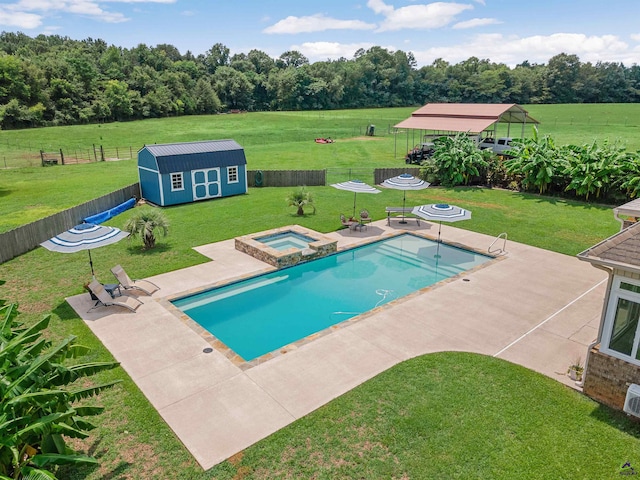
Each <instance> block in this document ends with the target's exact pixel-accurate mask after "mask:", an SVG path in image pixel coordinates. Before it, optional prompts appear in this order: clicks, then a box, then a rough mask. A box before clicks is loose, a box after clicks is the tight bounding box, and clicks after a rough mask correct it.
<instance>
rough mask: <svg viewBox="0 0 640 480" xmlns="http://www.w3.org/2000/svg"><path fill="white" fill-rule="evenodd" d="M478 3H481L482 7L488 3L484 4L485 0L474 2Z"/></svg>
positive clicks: (475, 0)
mask: <svg viewBox="0 0 640 480" xmlns="http://www.w3.org/2000/svg"><path fill="white" fill-rule="evenodd" d="M473 1H474V2H476V3H479V4H480V5H486V3H485V2H484V0H473Z"/></svg>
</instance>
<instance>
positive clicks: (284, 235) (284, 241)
mask: <svg viewBox="0 0 640 480" xmlns="http://www.w3.org/2000/svg"><path fill="white" fill-rule="evenodd" d="M254 240H255V241H256V242H260V243H263V244H265V245H267V246H268V247H271V248H275V249H276V250H279V251H281V252H283V251H285V250H287V249H289V248H297V249H302V250H304V249H305V248H309V244H310V243H313V242H315V241H316V240H315V239H314V238H311V237H309V236H307V235H303V234H301V233H298V232H294V231H291V230H287V231H285V232H280V233H270V234H269V235H265V236H264V237H256V238H254Z"/></svg>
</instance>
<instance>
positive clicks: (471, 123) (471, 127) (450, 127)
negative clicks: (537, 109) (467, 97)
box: [395, 103, 540, 133]
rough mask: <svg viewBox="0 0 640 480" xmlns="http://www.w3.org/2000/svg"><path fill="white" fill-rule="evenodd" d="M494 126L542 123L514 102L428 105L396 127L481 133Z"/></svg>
mask: <svg viewBox="0 0 640 480" xmlns="http://www.w3.org/2000/svg"><path fill="white" fill-rule="evenodd" d="M494 123H527V124H529V123H530V124H535V123H540V122H538V121H537V120H536V119H535V118H532V117H530V116H529V113H528V112H527V111H526V110H525V109H524V108H522V107H521V106H519V105H516V104H515V103H509V104H502V103H484V104H482V103H428V104H426V105H425V106H423V107H421V108H419V109H418V110H416V111H415V112H413V113H412V114H411V117H409V118H408V119H406V120H403V121H402V122H400V123H398V124H397V125H395V127H396V128H410V129H416V130H418V129H419V130H441V131H450V132H471V133H480V132H482V131H483V130H485V129H487V128H488V127H489V126H491V125H493V124H494Z"/></svg>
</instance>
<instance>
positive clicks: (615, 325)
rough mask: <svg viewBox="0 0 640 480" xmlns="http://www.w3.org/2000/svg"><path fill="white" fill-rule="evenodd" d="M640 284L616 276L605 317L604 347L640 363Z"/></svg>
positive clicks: (624, 358)
mask: <svg viewBox="0 0 640 480" xmlns="http://www.w3.org/2000/svg"><path fill="white" fill-rule="evenodd" d="M639 320H640V284H638V283H634V282H632V281H631V280H630V279H627V278H624V279H623V278H616V280H615V281H614V283H613V288H612V289H611V300H610V302H609V308H608V310H607V316H606V319H605V328H604V332H603V337H602V348H601V350H602V351H604V352H605V353H608V354H610V355H612V356H614V357H617V358H621V359H623V360H627V361H629V362H631V363H635V364H637V365H640V348H638V343H640V332H639V329H638V326H639Z"/></svg>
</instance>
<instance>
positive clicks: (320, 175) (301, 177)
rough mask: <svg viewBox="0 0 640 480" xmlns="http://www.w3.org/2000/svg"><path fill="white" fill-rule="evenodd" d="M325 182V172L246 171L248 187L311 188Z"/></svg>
mask: <svg viewBox="0 0 640 480" xmlns="http://www.w3.org/2000/svg"><path fill="white" fill-rule="evenodd" d="M326 182H327V173H326V170H247V185H248V186H249V187H298V186H302V185H304V186H307V187H312V186H323V185H326Z"/></svg>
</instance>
